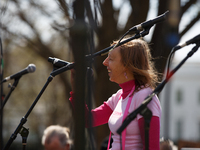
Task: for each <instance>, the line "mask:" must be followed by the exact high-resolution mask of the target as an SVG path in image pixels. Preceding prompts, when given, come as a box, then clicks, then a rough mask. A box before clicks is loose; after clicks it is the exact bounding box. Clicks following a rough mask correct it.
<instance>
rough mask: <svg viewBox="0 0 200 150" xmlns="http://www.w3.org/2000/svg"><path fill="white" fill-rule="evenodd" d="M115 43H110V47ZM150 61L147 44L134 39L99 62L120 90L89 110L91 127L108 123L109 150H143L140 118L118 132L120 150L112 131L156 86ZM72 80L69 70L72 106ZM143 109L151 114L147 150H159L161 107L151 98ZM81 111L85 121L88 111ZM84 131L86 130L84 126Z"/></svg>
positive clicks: (143, 143) (156, 80)
mask: <svg viewBox="0 0 200 150" xmlns="http://www.w3.org/2000/svg"><path fill="white" fill-rule="evenodd" d="M117 42H118V41H114V42H113V43H112V45H113V44H116V43H117ZM151 59H152V57H151V54H150V49H149V46H148V44H147V42H145V41H144V40H142V39H136V40H132V41H130V42H127V43H125V44H123V45H121V46H119V47H116V48H114V49H113V50H111V51H110V52H109V54H108V57H107V58H106V59H105V60H104V62H103V65H104V66H106V67H107V70H108V75H109V77H110V78H109V80H110V81H112V82H115V83H117V84H119V86H120V87H121V89H120V90H118V91H117V92H116V93H115V94H113V95H112V96H111V97H110V98H109V99H108V100H107V101H105V102H104V103H103V104H102V105H101V106H99V107H97V108H95V109H93V110H91V113H92V126H93V127H95V126H99V125H102V124H106V123H108V125H109V128H110V131H111V132H112V138H113V143H112V148H111V150H120V149H123V150H142V149H143V150H144V149H145V130H144V118H143V116H141V115H140V114H138V115H137V117H136V118H135V119H134V120H133V121H131V122H130V124H129V125H128V126H127V127H126V129H125V130H124V131H123V132H122V147H121V145H120V142H121V140H120V135H119V134H118V133H117V132H116V131H117V130H118V129H119V127H120V126H121V125H122V123H123V120H124V119H125V118H126V116H127V115H128V114H130V113H131V112H133V111H134V110H135V109H136V108H138V107H139V106H140V105H141V103H142V102H143V100H144V99H145V98H146V97H147V96H148V95H149V94H150V93H151V92H152V91H153V89H154V88H155V86H156V83H157V82H158V77H157V72H156V71H155V69H154V66H153V63H152V62H151ZM74 76H75V70H71V83H72V91H71V92H70V94H71V97H70V99H69V100H70V101H71V103H72V105H73V106H74V92H73V85H74ZM102 94H103V93H102ZM147 106H148V108H149V109H150V110H151V111H152V118H151V122H150V129H149V150H159V137H160V118H161V106H160V102H159V99H158V97H157V96H156V95H155V96H154V97H153V98H152V101H151V102H150V103H149V104H148V105H147ZM85 107H86V114H85V115H86V119H88V113H89V110H88V108H87V106H85ZM74 109H75V108H74ZM75 111H76V109H75ZM86 127H88V126H87V125H86Z"/></svg>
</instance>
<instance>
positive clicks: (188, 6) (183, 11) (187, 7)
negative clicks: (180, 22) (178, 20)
mask: <svg viewBox="0 0 200 150" xmlns="http://www.w3.org/2000/svg"><path fill="white" fill-rule="evenodd" d="M196 2H197V0H190V1H188V2H187V3H186V4H185V5H184V6H182V7H181V14H180V17H182V16H183V14H184V13H185V12H186V11H187V10H188V9H189V8H190V7H191V5H193V4H194V3H196Z"/></svg>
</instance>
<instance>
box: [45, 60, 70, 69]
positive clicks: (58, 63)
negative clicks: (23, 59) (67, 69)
mask: <svg viewBox="0 0 200 150" xmlns="http://www.w3.org/2000/svg"><path fill="white" fill-rule="evenodd" d="M48 61H49V62H51V63H52V64H53V65H54V66H55V67H59V68H60V67H63V66H66V65H68V64H70V63H69V62H67V61H64V60H60V59H58V58H52V57H49V58H48Z"/></svg>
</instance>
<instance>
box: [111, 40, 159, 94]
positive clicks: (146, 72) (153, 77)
mask: <svg viewBox="0 0 200 150" xmlns="http://www.w3.org/2000/svg"><path fill="white" fill-rule="evenodd" d="M117 42H118V41H114V42H113V43H112V45H113V44H117ZM120 53H121V58H122V59H121V61H122V63H123V64H124V66H125V67H126V68H127V69H128V70H130V71H131V72H132V73H133V76H134V78H135V83H136V88H135V91H138V90H139V89H141V88H144V87H151V88H152V89H154V88H155V87H156V83H158V74H157V71H156V70H155V68H154V64H153V62H152V56H151V53H150V48H149V46H148V44H147V42H145V41H144V40H142V39H135V40H132V41H129V42H127V43H125V44H123V45H121V46H120Z"/></svg>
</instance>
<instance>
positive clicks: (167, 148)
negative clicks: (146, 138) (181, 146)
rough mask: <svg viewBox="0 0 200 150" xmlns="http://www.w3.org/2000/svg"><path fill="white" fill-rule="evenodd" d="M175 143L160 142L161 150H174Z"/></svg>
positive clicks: (168, 141)
mask: <svg viewBox="0 0 200 150" xmlns="http://www.w3.org/2000/svg"><path fill="white" fill-rule="evenodd" d="M172 145H173V142H172V141H170V140H164V139H161V140H160V150H172Z"/></svg>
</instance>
